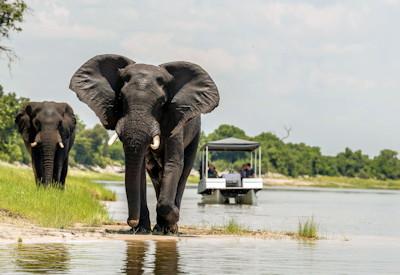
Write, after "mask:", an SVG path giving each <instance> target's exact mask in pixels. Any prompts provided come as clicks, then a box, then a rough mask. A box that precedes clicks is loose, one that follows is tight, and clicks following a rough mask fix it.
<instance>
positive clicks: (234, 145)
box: [198, 138, 263, 204]
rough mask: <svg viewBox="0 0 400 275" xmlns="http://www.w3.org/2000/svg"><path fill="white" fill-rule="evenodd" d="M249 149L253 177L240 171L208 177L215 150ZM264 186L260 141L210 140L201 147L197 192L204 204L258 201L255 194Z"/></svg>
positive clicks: (240, 150)
mask: <svg viewBox="0 0 400 275" xmlns="http://www.w3.org/2000/svg"><path fill="white" fill-rule="evenodd" d="M221 151H227V152H249V153H250V162H249V163H250V164H251V167H252V168H253V170H254V176H253V177H249V178H246V177H244V178H242V177H241V175H240V173H239V172H230V173H225V174H222V175H221V176H220V177H218V178H211V177H208V171H207V170H208V163H209V159H210V156H211V154H212V153H213V152H221ZM262 188H263V180H262V178H261V147H260V144H259V143H258V142H255V141H248V140H243V139H238V138H226V139H222V140H217V141H211V142H208V143H207V144H205V145H204V146H203V147H202V148H201V171H200V183H199V185H198V193H199V194H201V195H202V196H203V202H204V203H237V204H255V203H256V198H257V197H256V193H257V192H258V191H259V190H261V189H262Z"/></svg>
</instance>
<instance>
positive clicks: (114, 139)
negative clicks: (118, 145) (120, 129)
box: [107, 133, 118, 146]
mask: <svg viewBox="0 0 400 275" xmlns="http://www.w3.org/2000/svg"><path fill="white" fill-rule="evenodd" d="M117 138H118V134H117V133H114V135H112V136H111V137H110V139H109V140H108V142H107V144H108V146H111V145H113V143H114V142H115V141H116V140H117Z"/></svg>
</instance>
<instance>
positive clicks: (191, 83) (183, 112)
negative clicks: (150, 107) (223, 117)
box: [160, 61, 219, 136]
mask: <svg viewBox="0 0 400 275" xmlns="http://www.w3.org/2000/svg"><path fill="white" fill-rule="evenodd" d="M160 67H162V68H164V69H166V70H167V71H168V72H169V73H170V74H171V75H172V76H173V79H172V80H171V81H170V82H169V83H168V84H167V86H166V90H167V93H168V95H169V98H170V104H169V107H168V112H172V116H173V117H174V118H175V121H176V124H175V127H174V129H173V130H172V131H171V135H172V136H173V135H176V134H177V133H178V132H179V131H180V130H181V129H182V127H183V126H184V125H185V123H186V122H187V121H189V120H190V119H192V118H194V117H196V116H198V115H200V114H205V113H209V112H211V111H212V110H214V109H215V108H216V107H217V106H218V104H219V93H218V88H217V86H216V85H215V83H214V81H213V80H212V78H211V77H210V75H209V74H208V73H207V72H206V71H205V70H204V69H203V68H201V67H200V66H199V65H196V64H193V63H190V62H183V61H177V62H170V63H164V64H161V65H160Z"/></svg>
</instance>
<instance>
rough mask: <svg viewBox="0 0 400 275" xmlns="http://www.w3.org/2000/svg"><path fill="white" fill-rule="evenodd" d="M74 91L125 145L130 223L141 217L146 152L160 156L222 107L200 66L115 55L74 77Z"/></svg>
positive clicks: (91, 64) (90, 63)
mask: <svg viewBox="0 0 400 275" xmlns="http://www.w3.org/2000/svg"><path fill="white" fill-rule="evenodd" d="M70 89H71V90H73V91H74V92H75V93H76V94H77V96H78V98H79V99H80V100H81V101H83V102H85V103H86V104H87V105H88V106H89V107H90V108H91V109H92V110H93V111H94V112H95V113H96V115H97V116H98V117H99V119H100V121H101V123H102V124H103V125H104V127H105V128H106V129H109V130H115V131H116V133H117V135H118V137H119V138H120V140H121V141H122V142H123V145H124V151H125V159H126V175H125V176H126V177H125V184H126V189H127V196H128V204H129V216H130V217H129V219H131V220H137V219H138V217H139V212H140V192H139V191H140V187H139V185H140V181H141V180H144V179H143V177H144V176H143V175H144V162H145V156H146V152H148V151H152V152H162V150H163V146H164V145H165V140H166V139H170V138H173V137H174V136H177V135H179V134H180V133H181V132H182V131H183V128H184V125H185V124H186V123H187V122H188V121H190V120H191V119H193V118H195V117H199V116H200V114H201V113H208V112H210V111H212V110H213V109H214V108H215V107H216V106H217V105H218V102H219V94H218V90H217V87H216V85H215V83H214V81H213V80H212V79H211V77H210V76H209V75H208V73H207V72H206V71H205V70H203V69H202V68H201V67H200V66H198V65H196V64H193V63H189V62H182V61H178V62H171V63H165V64H161V65H159V66H154V65H147V64H138V63H135V62H134V61H132V60H130V59H128V58H126V57H123V56H120V55H112V54H105V55H98V56H95V57H93V58H92V59H90V60H89V61H87V62H86V63H84V64H83V65H82V66H81V67H80V68H79V69H78V70H77V71H76V72H75V74H74V75H73V76H72V79H71V83H70ZM180 161H182V162H183V159H182V160H180ZM128 223H129V222H128Z"/></svg>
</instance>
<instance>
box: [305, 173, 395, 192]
mask: <svg viewBox="0 0 400 275" xmlns="http://www.w3.org/2000/svg"><path fill="white" fill-rule="evenodd" d="M307 181H310V182H311V183H312V185H311V186H314V187H331V188H355V189H389V190H397V189H400V180H378V179H361V178H347V177H327V176H318V177H315V178H308V179H307Z"/></svg>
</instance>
